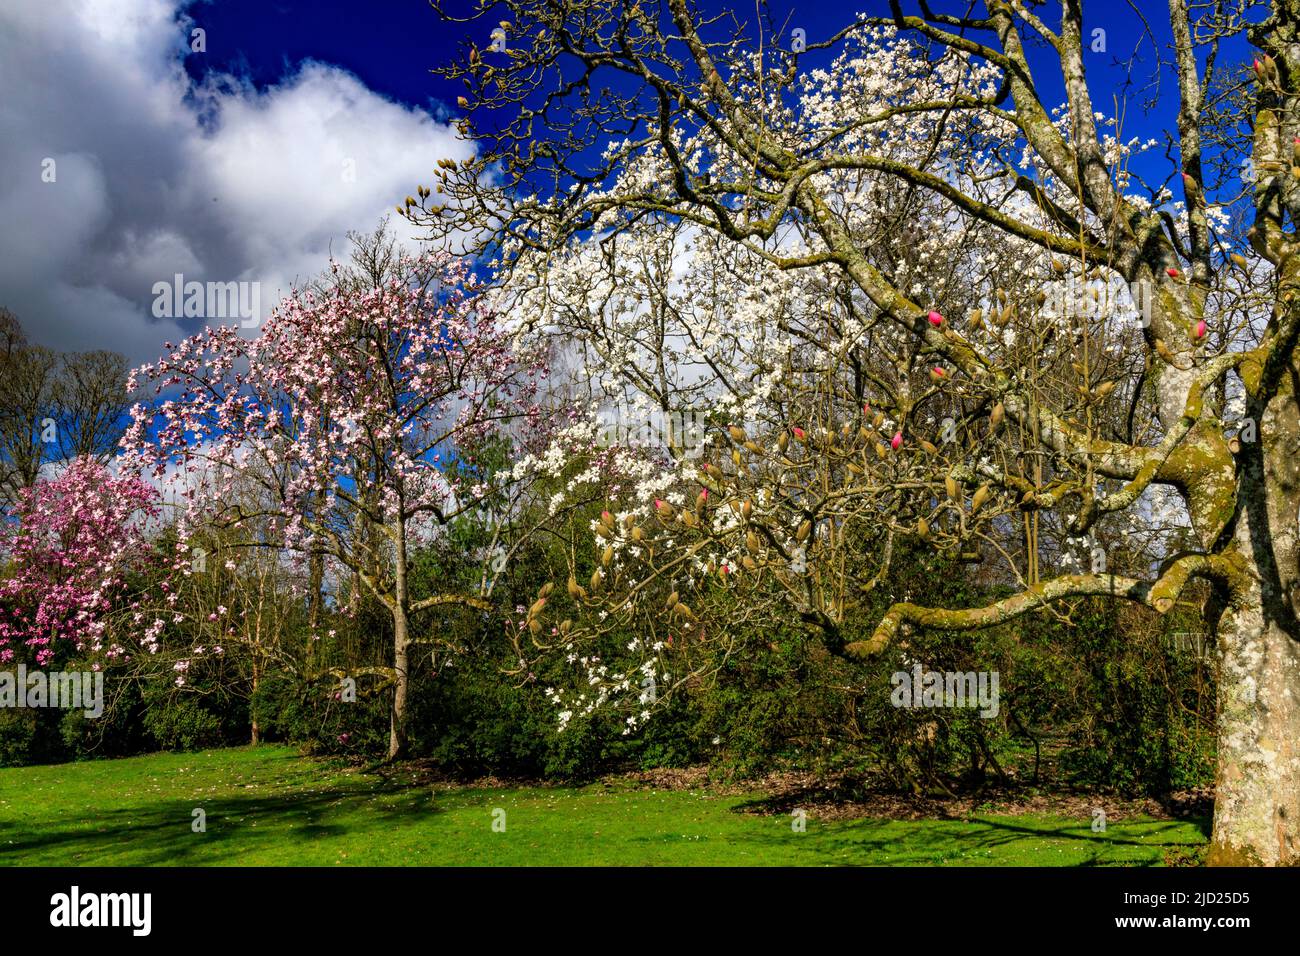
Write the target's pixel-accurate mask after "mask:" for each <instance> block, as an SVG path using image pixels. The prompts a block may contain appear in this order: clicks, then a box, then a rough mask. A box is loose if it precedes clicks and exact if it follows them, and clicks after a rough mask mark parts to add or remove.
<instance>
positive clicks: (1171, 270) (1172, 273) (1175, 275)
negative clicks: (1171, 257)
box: [1165, 268, 1182, 279]
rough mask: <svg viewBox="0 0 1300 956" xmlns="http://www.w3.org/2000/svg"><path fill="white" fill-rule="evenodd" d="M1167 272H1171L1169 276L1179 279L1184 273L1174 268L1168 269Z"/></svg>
mask: <svg viewBox="0 0 1300 956" xmlns="http://www.w3.org/2000/svg"><path fill="white" fill-rule="evenodd" d="M1165 272H1167V273H1169V278H1171V279H1177V278H1178V277H1179V276H1180V275H1182V273H1181V272H1179V271H1178V270H1177V269H1173V268H1170V269H1166V270H1165Z"/></svg>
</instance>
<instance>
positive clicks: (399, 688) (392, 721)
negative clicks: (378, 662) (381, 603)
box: [388, 518, 411, 760]
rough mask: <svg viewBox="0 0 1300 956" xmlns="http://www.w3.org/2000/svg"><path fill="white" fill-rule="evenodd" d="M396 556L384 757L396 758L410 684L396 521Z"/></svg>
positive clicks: (402, 529) (402, 553) (402, 532)
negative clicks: (391, 679) (390, 684)
mask: <svg viewBox="0 0 1300 956" xmlns="http://www.w3.org/2000/svg"><path fill="white" fill-rule="evenodd" d="M396 551H397V555H396V558H397V560H396V562H395V564H396V567H395V568H394V580H393V583H394V585H395V587H394V590H395V591H396V593H395V594H394V595H393V598H394V600H393V605H392V609H393V669H394V670H395V671H396V672H397V680H396V684H395V685H394V687H393V709H392V713H391V714H390V716H389V734H388V759H389V760H396V759H397V758H399V757H402V756H405V753H406V726H405V720H406V696H407V691H408V688H409V687H410V672H409V664H410V649H411V635H410V631H409V628H408V625H407V617H406V612H407V608H409V607H410V592H409V589H408V582H407V580H406V571H407V567H406V525H405V522H403V521H402V520H401V518H399V519H398V521H397V548H396Z"/></svg>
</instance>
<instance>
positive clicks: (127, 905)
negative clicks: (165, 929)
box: [50, 886, 153, 936]
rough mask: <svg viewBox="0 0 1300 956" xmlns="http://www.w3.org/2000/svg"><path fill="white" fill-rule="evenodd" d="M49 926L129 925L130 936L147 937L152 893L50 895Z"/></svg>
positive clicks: (151, 923) (150, 924)
mask: <svg viewBox="0 0 1300 956" xmlns="http://www.w3.org/2000/svg"><path fill="white" fill-rule="evenodd" d="M50 906H51V907H52V908H51V910H50V925H51V926H67V927H76V926H129V927H131V932H132V935H134V936H148V935H149V931H150V929H151V928H152V926H153V894H152V893H86V894H83V893H82V892H81V888H80V887H78V886H74V887H73V888H72V892H70V893H55V894H54V895H53V896H51V897H50Z"/></svg>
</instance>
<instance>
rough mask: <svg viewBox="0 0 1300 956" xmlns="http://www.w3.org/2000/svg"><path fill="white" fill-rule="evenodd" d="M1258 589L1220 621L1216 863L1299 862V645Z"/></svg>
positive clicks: (1212, 858) (1212, 859) (1213, 852)
mask: <svg viewBox="0 0 1300 956" xmlns="http://www.w3.org/2000/svg"><path fill="white" fill-rule="evenodd" d="M1253 593H1254V595H1255V597H1256V598H1257V599H1259V600H1257V601H1256V602H1255V603H1254V604H1253V606H1251V605H1248V606H1245V607H1238V608H1233V609H1230V610H1229V611H1227V612H1226V613H1225V615H1224V618H1223V620H1222V621H1221V623H1220V627H1219V634H1220V648H1221V651H1222V657H1221V665H1220V668H1219V707H1218V710H1219V713H1218V747H1219V763H1218V779H1217V781H1216V789H1215V800H1214V833H1213V837H1212V839H1211V845H1210V853H1209V857H1208V860H1207V862H1208V863H1209V864H1210V865H1211V866H1295V865H1300V645H1297V643H1296V641H1295V640H1294V639H1293V638H1292V636H1291V635H1290V634H1288V633H1286V632H1285V631H1284V630H1282V629H1281V628H1280V627H1278V626H1277V624H1276V623H1275V622H1271V621H1269V620H1268V615H1267V614H1266V612H1265V603H1264V601H1263V599H1262V598H1263V595H1262V593H1261V592H1260V590H1259V589H1258V588H1255V589H1253Z"/></svg>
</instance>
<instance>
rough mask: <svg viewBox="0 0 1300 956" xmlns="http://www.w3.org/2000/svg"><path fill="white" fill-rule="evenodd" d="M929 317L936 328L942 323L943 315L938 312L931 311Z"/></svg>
mask: <svg viewBox="0 0 1300 956" xmlns="http://www.w3.org/2000/svg"><path fill="white" fill-rule="evenodd" d="M929 319H930V324H931V325H933V326H934V327H935V328H936V329H937V328H938V327H939V326H941V325H943V316H942V315H940V314H939V313H938V312H931V313H930V315H929Z"/></svg>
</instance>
